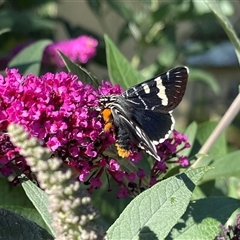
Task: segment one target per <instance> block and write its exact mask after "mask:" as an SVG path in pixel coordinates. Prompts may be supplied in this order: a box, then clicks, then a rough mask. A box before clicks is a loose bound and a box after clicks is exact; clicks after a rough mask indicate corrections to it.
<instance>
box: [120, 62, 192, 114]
mask: <svg viewBox="0 0 240 240" xmlns="http://www.w3.org/2000/svg"><path fill="white" fill-rule="evenodd" d="M187 80H188V68H187V67H177V68H173V69H171V70H169V71H167V72H165V73H163V74H160V75H158V76H156V77H154V78H151V79H149V80H147V81H145V82H143V83H140V84H137V85H135V86H134V87H131V88H129V89H128V90H126V91H125V92H124V93H123V94H122V97H124V98H125V100H126V101H127V102H128V103H129V104H130V105H131V104H133V105H134V106H135V107H136V108H138V109H145V110H152V111H160V112H163V113H167V112H169V111H171V110H173V109H174V108H175V107H176V106H177V105H178V104H179V103H180V102H181V100H182V98H183V95H184V93H185V89H186V85H187Z"/></svg>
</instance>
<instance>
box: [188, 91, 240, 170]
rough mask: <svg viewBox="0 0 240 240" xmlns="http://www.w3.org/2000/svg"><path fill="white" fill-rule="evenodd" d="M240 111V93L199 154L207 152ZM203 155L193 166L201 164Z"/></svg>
mask: <svg viewBox="0 0 240 240" xmlns="http://www.w3.org/2000/svg"><path fill="white" fill-rule="evenodd" d="M239 111H240V93H239V94H238V96H237V97H236V98H235V100H234V101H233V103H232V104H231V106H230V107H229V109H228V110H227V112H226V113H225V115H224V116H223V118H222V119H221V120H220V122H219V123H218V125H217V126H216V128H215V129H214V130H213V132H212V134H211V135H210V136H209V138H208V139H207V141H206V142H205V144H203V146H202V148H201V149H200V150H199V152H198V155H199V154H201V155H203V154H207V153H208V152H209V151H210V149H211V148H212V146H213V145H214V143H215V142H216V140H217V139H218V138H219V136H220V135H221V134H222V133H223V131H224V130H225V129H226V128H227V127H228V126H229V125H230V123H231V122H232V120H233V119H234V118H235V117H236V115H237V114H238V112H239ZM201 159H202V156H200V157H199V158H198V159H197V161H196V162H195V163H194V164H193V165H192V166H191V168H197V167H198V166H199V165H200V162H201Z"/></svg>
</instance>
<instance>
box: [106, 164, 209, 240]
mask: <svg viewBox="0 0 240 240" xmlns="http://www.w3.org/2000/svg"><path fill="white" fill-rule="evenodd" d="M208 170H209V167H203V168H198V169H194V170H190V171H188V172H186V173H183V174H180V175H177V176H174V177H171V178H168V179H166V180H164V181H161V182H160V183H158V184H156V185H154V186H153V187H152V188H150V189H148V190H146V191H144V192H143V193H141V194H140V195H139V196H137V197H136V198H135V199H134V200H133V201H132V202H131V203H130V204H129V205H128V206H127V207H126V208H125V210H124V211H123V212H122V214H121V215H120V216H119V218H118V219H117V220H116V221H115V223H114V224H113V225H112V226H111V227H110V228H109V230H108V231H107V234H108V237H109V239H142V238H144V239H164V238H165V237H166V236H167V235H168V233H169V232H170V231H171V229H172V227H173V226H174V225H175V224H176V223H177V222H178V220H179V218H180V217H181V216H182V215H183V214H184V212H185V210H186V209H187V206H188V204H189V201H190V198H191V195H192V191H193V190H194V187H195V185H196V184H197V182H198V181H199V180H200V179H201V178H202V176H203V175H204V174H205V173H206V172H207V171H208Z"/></svg>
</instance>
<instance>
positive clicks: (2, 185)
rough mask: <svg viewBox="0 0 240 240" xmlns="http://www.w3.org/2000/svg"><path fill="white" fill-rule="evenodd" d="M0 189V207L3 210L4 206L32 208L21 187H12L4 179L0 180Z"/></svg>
mask: <svg viewBox="0 0 240 240" xmlns="http://www.w3.org/2000/svg"><path fill="white" fill-rule="evenodd" d="M0 189H1V197H0V206H2V207H3V208H5V206H6V205H12V206H24V207H27V208H34V206H33V205H32V203H31V201H30V200H29V199H28V197H27V196H26V194H25V192H24V190H23V188H22V186H20V185H18V186H12V185H11V184H10V183H9V182H8V181H7V180H6V179H4V178H0Z"/></svg>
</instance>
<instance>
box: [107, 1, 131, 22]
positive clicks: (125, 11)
mask: <svg viewBox="0 0 240 240" xmlns="http://www.w3.org/2000/svg"><path fill="white" fill-rule="evenodd" d="M106 2H107V4H108V5H109V6H110V7H111V8H112V9H113V10H114V11H115V12H116V13H118V14H119V15H120V16H121V17H122V18H123V19H125V20H126V21H128V22H130V21H132V20H133V11H132V10H131V9H130V7H129V5H128V4H127V1H118V0H106Z"/></svg>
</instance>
